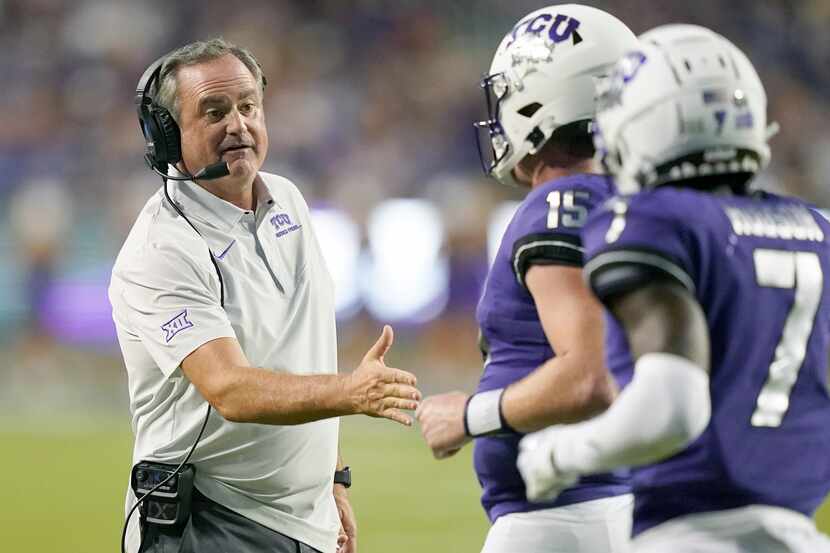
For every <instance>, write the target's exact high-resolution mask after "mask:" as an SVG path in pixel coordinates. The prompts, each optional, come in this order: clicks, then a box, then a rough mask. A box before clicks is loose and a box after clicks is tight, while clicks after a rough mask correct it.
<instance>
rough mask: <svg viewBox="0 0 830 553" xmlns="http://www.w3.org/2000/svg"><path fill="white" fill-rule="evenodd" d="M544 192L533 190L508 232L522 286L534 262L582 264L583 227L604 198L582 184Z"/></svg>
mask: <svg viewBox="0 0 830 553" xmlns="http://www.w3.org/2000/svg"><path fill="white" fill-rule="evenodd" d="M540 192H541V193H531V195H530V196H529V197H528V199H527V200H526V201H525V203H523V204H522V206H521V207H520V208H519V210H518V211H517V213H516V215H515V217H514V219H513V221H512V223H511V225H510V227H509V228H508V231H507V232H508V233H509V236H508V239H509V240H510V241H511V242H512V244H513V254H512V259H511V261H512V266H513V272H514V273H515V275H516V279H517V280H518V282H519V284H520V285H522V286H526V285H525V276H526V275H527V271H528V270H529V269H530V267H532V266H533V265H565V266H570V267H581V266H582V263H583V247H582V240H581V238H580V230H581V228H582V226H583V225H584V224H585V221H586V220H587V218H588V212H589V210H591V209H592V208H593V207H594V205H595V204H596V203H597V202H598V201H599V200H600V199H601V198H599V197H598V196H599V194H598V193H597V192H596V191H595V190H591V189H589V188H587V187H581V186H578V185H564V186H562V187H551V188H547V189H545V190H541V191H540Z"/></svg>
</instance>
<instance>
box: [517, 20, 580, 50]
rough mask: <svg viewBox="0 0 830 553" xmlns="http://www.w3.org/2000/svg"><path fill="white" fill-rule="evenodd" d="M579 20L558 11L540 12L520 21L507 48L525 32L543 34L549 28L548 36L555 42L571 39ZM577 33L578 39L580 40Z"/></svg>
mask: <svg viewBox="0 0 830 553" xmlns="http://www.w3.org/2000/svg"><path fill="white" fill-rule="evenodd" d="M579 25H580V23H579V20H578V19H574V18H573V17H569V16H567V15H564V14H561V13H558V14H556V15H554V14H550V13H540V14H539V15H537V16H535V17H532V18H527V19H525V20H523V21H520V22H519V23H518V24H517V25H516V26H515V27H513V30H512V31H511V32H510V42H509V43H508V44H507V46H506V48H509V47H510V45H511V44H513V43H514V42H515V41H516V39H517V38H518V37H519V36H521V35H524V34H534V35H541V34H542V33H543V32H544V31H545V30H547V35H548V38H549V39H550V40H551V41H552V42H553V43H554V44H557V43H559V42H562V41H565V40H569V39H570V38H571V36H572V35H573V34H574V33H575V32H576V30H577V29H578V28H579ZM578 37H579V35H578V34H577V38H576V40H577V41H579V40H581V38H578Z"/></svg>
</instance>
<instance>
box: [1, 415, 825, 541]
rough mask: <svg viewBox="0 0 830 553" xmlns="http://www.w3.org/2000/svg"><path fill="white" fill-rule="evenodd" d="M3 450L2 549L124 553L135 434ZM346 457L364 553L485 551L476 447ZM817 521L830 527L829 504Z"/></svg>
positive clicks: (361, 450)
mask: <svg viewBox="0 0 830 553" xmlns="http://www.w3.org/2000/svg"><path fill="white" fill-rule="evenodd" d="M68 427H70V428H73V429H72V430H67V428H68ZM0 443H2V450H3V456H2V461H0V466H2V469H3V470H0V490H2V491H1V492H0V499H1V500H0V543H2V544H3V546H2V548H3V551H15V552H17V551H20V552H23V551H25V552H27V553H41V552H43V553H46V552H49V553H59V552H71V553H96V552H116V551H118V538H119V532H120V526H121V518H122V509H123V498H124V490H125V489H126V488H125V487H126V484H127V478H128V471H129V458H130V447H131V443H132V442H131V435H130V433H129V429H128V428H127V427H124V428H121V427H118V426H114V425H113V424H112V423H107V422H103V423H101V422H98V423H96V422H95V421H86V422H83V423H78V424H69V423H68V421H62V422H61V423H60V431H58V430H55V429H51V430H50V429H49V428H44V427H38V428H37V429H32V428H31V426H30V425H20V424H16V423H12V422H11V421H6V422H5V423H3V422H0ZM342 450H343V456H344V459H345V460H346V461H347V462H348V464H350V465H351V466H352V470H353V478H354V481H355V485H354V487H353V488H352V492H351V497H352V504H353V506H354V508H355V511H356V513H357V517H358V529H359V533H358V537H359V540H358V544H359V550H360V551H361V552H362V553H381V552H388V551H401V552H407V553H408V552H415V551H435V552H445V551H452V552H477V551H479V550H480V547H481V544H482V542H483V538H484V534H485V532H486V530H487V521H486V519H485V517H484V514H483V512H482V511H481V509H480V507H479V504H478V486H477V484H476V482H475V478H474V477H473V474H472V470H471V458H470V456H471V449H470V448H469V447H467V448H465V450H464V451H463V452H462V453H460V454H459V455H457V456H456V457H454V458H452V459H449V460H446V461H441V462H438V461H435V460H433V458H432V456H431V455H430V454H429V453H428V452H427V450H426V448H425V447H424V445H423V443H422V441H421V438H420V434H419V433H418V431H417V430H416V429H406V428H404V427H400V426H398V425H395V424H393V423H387V422H384V421H375V420H366V419H363V420H360V419H351V420H344V424H343V439H342ZM818 518H819V524H820V526H821V527H822V528H823V529H824V530H825V531H827V530H828V529H830V506H827V505H825V507H824V508H823V509H822V510H821V511H820V512H819V517H818Z"/></svg>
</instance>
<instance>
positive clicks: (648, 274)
mask: <svg viewBox="0 0 830 553" xmlns="http://www.w3.org/2000/svg"><path fill="white" fill-rule="evenodd" d="M632 202H635V199H631V198H628V199H623V198H614V199H612V200H611V201H609V202H608V203H607V204H606V206H605V207H603V209H601V210H597V211H596V212H595V213H593V214H592V216H591V217H590V218H589V220H588V222H587V224H586V225H585V228H584V230H583V234H582V236H583V240H584V242H585V248H586V259H587V262H586V264H585V269H584V273H585V278H586V280H587V282H588V284H589V285H590V286H591V289H592V290H593V292H594V294H595V295H596V296H597V297H598V298H599V299H600V300H601V301H603V302H605V301H606V300H608V299H609V298H610V297H611V296H615V295H618V294H622V293H627V292H630V291H633V290H634V289H637V288H640V287H643V286H646V285H648V284H649V283H652V282H655V281H671V282H675V283H677V284H679V285H681V286H683V287H684V288H686V289H687V290H689V291H690V292H691V293H692V294H695V291H696V284H695V279H694V278H693V275H694V270H693V268H694V265H693V258H694V251H695V247H694V242H695V240H694V234H693V233H692V232H691V231H690V230H689V229H688V228H687V227H686V226H685V225H684V224H683V223H682V221H679V220H677V219H676V218H674V217H672V216H671V215H669V214H662V213H658V212H655V211H654V210H653V209H641V208H640V207H639V206H638V205H636V203H632Z"/></svg>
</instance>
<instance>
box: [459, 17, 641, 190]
mask: <svg viewBox="0 0 830 553" xmlns="http://www.w3.org/2000/svg"><path fill="white" fill-rule="evenodd" d="M637 46H638V42H637V39H636V37H635V36H634V34H633V33H632V32H631V31H630V30H629V29H628V27H626V26H625V25H624V24H623V23H622V22H621V21H619V20H618V19H616V18H615V17H614V16H612V15H610V14H608V13H605V12H603V11H601V10H598V9H596V8H591V7H589V6H581V5H577V4H564V5H555V6H549V7H546V8H542V9H539V10H536V11H534V12H532V13H530V14H529V15H527V16H526V17H524V18H522V19H521V20H520V21H519V22H518V23H517V24H516V25H515V26H514V27H513V29H512V30H511V32H510V33H508V34H507V35H506V36H505V37H504V38H503V39H502V42H501V44H500V46H499V48H498V50H497V51H496V54H495V55H494V57H493V61H492V64H491V66H490V71H489V72H488V75H487V76H485V77H484V78H483V79H482V81H481V87H482V88H483V89H484V95H485V105H486V107H487V115H486V119H484V120H483V121H479V122H478V123H474V127H475V129H476V140H477V144H478V151H479V156H480V159H481V162H482V169H483V170H484V172H485V173H486V174H487V175H488V176H491V177H494V178H496V179H497V180H499V181H500V182H503V183H505V184H511V185H518V184H520V183H519V182H517V180H516V177H515V175H514V171H513V170H514V169H515V168H516V166H517V165H518V164H519V162H521V161H522V159H524V158H525V157H526V156H528V155H531V154H535V153H537V152H538V151H539V150H540V149H541V148H542V146H544V144H545V143H546V142H547V140H548V139H549V138H550V137H551V135H552V134H553V132H554V131H555V130H556V129H557V128H559V127H561V126H563V125H568V124H570V123H574V122H576V121H585V120H590V119H592V118H593V115H594V79H596V78H597V77H599V76H601V75H603V74H605V73H607V72H608V71H609V70H610V68H611V67H612V66H613V63H614V62H615V61H616V60H617V59H618V58H619V57H620V56H621V55H622V54H623V53H625V52H626V51H629V50H633V49H636V48H637Z"/></svg>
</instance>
